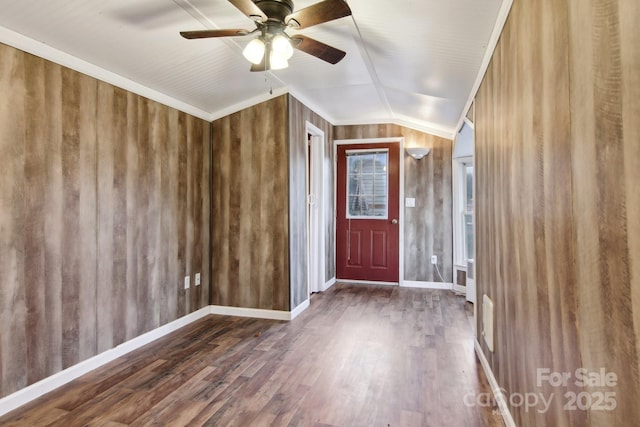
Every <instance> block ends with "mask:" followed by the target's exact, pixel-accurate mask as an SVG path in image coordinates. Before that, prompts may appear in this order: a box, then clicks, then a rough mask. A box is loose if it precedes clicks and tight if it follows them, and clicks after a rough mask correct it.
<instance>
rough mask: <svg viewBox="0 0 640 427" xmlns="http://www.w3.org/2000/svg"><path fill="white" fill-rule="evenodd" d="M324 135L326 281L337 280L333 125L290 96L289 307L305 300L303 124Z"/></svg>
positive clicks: (305, 135) (304, 130)
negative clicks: (290, 293) (290, 297)
mask: <svg viewBox="0 0 640 427" xmlns="http://www.w3.org/2000/svg"><path fill="white" fill-rule="evenodd" d="M307 122H309V123H311V124H312V125H314V126H315V127H317V128H318V129H320V130H321V131H323V132H324V157H325V159H324V168H325V171H326V173H327V176H326V177H325V178H326V179H325V181H324V189H325V192H324V193H325V194H324V203H325V215H324V217H325V250H326V259H325V282H326V281H328V280H331V279H333V278H334V277H336V259H335V232H334V226H335V224H334V223H335V215H334V210H335V208H334V198H333V173H332V171H333V126H332V125H331V123H329V122H328V121H326V120H325V119H324V118H322V117H321V116H320V115H318V114H316V113H315V112H313V111H312V110H311V109H309V108H308V107H307V106H306V105H304V104H303V103H301V102H300V101H298V100H297V99H296V98H295V97H293V96H291V95H289V144H290V152H291V154H290V169H291V170H290V176H289V185H290V189H291V219H290V223H291V230H292V233H291V255H292V258H291V266H292V272H291V291H292V303H293V305H292V307H293V308H295V307H297V306H298V305H299V304H300V303H302V302H303V301H304V300H306V299H307V296H308V295H307V258H306V255H307V241H306V238H307V237H306V235H307V231H306V224H307V218H306V209H307V208H306V186H305V182H306V181H305V179H306V163H307V162H306V157H305V145H306V144H307V130H306V123H307Z"/></svg>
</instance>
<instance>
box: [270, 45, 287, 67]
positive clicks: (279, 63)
mask: <svg viewBox="0 0 640 427" xmlns="http://www.w3.org/2000/svg"><path fill="white" fill-rule="evenodd" d="M269 66H270V67H269V68H270V69H272V70H282V69H283V68H287V67H288V66H289V61H287V58H286V57H284V56H282V54H280V53H279V52H277V51H276V50H274V49H272V50H271V53H270V54H269Z"/></svg>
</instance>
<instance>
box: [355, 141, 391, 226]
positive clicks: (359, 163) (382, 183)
mask: <svg viewBox="0 0 640 427" xmlns="http://www.w3.org/2000/svg"><path fill="white" fill-rule="evenodd" d="M388 162H389V153H388V152H383V153H380V152H378V153H371V152H362V153H357V152H356V153H349V154H348V157H347V203H348V206H347V218H380V219H386V218H387V207H388V197H387V191H388V178H387V164H388Z"/></svg>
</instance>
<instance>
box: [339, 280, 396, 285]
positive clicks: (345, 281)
mask: <svg viewBox="0 0 640 427" xmlns="http://www.w3.org/2000/svg"><path fill="white" fill-rule="evenodd" d="M336 280H337V281H338V282H340V283H353V284H356V285H381V286H398V282H374V281H371V280H351V279H336Z"/></svg>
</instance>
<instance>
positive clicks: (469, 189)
mask: <svg viewBox="0 0 640 427" xmlns="http://www.w3.org/2000/svg"><path fill="white" fill-rule="evenodd" d="M453 166H454V186H453V189H454V199H453V200H454V215H453V220H454V254H455V264H456V265H457V266H458V267H460V268H465V267H466V266H467V262H468V261H469V260H473V258H474V255H475V254H474V251H473V243H474V242H473V240H474V236H473V228H474V227H473V204H474V194H473V180H474V170H473V158H472V157H462V158H458V159H455V160H454V165H453Z"/></svg>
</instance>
